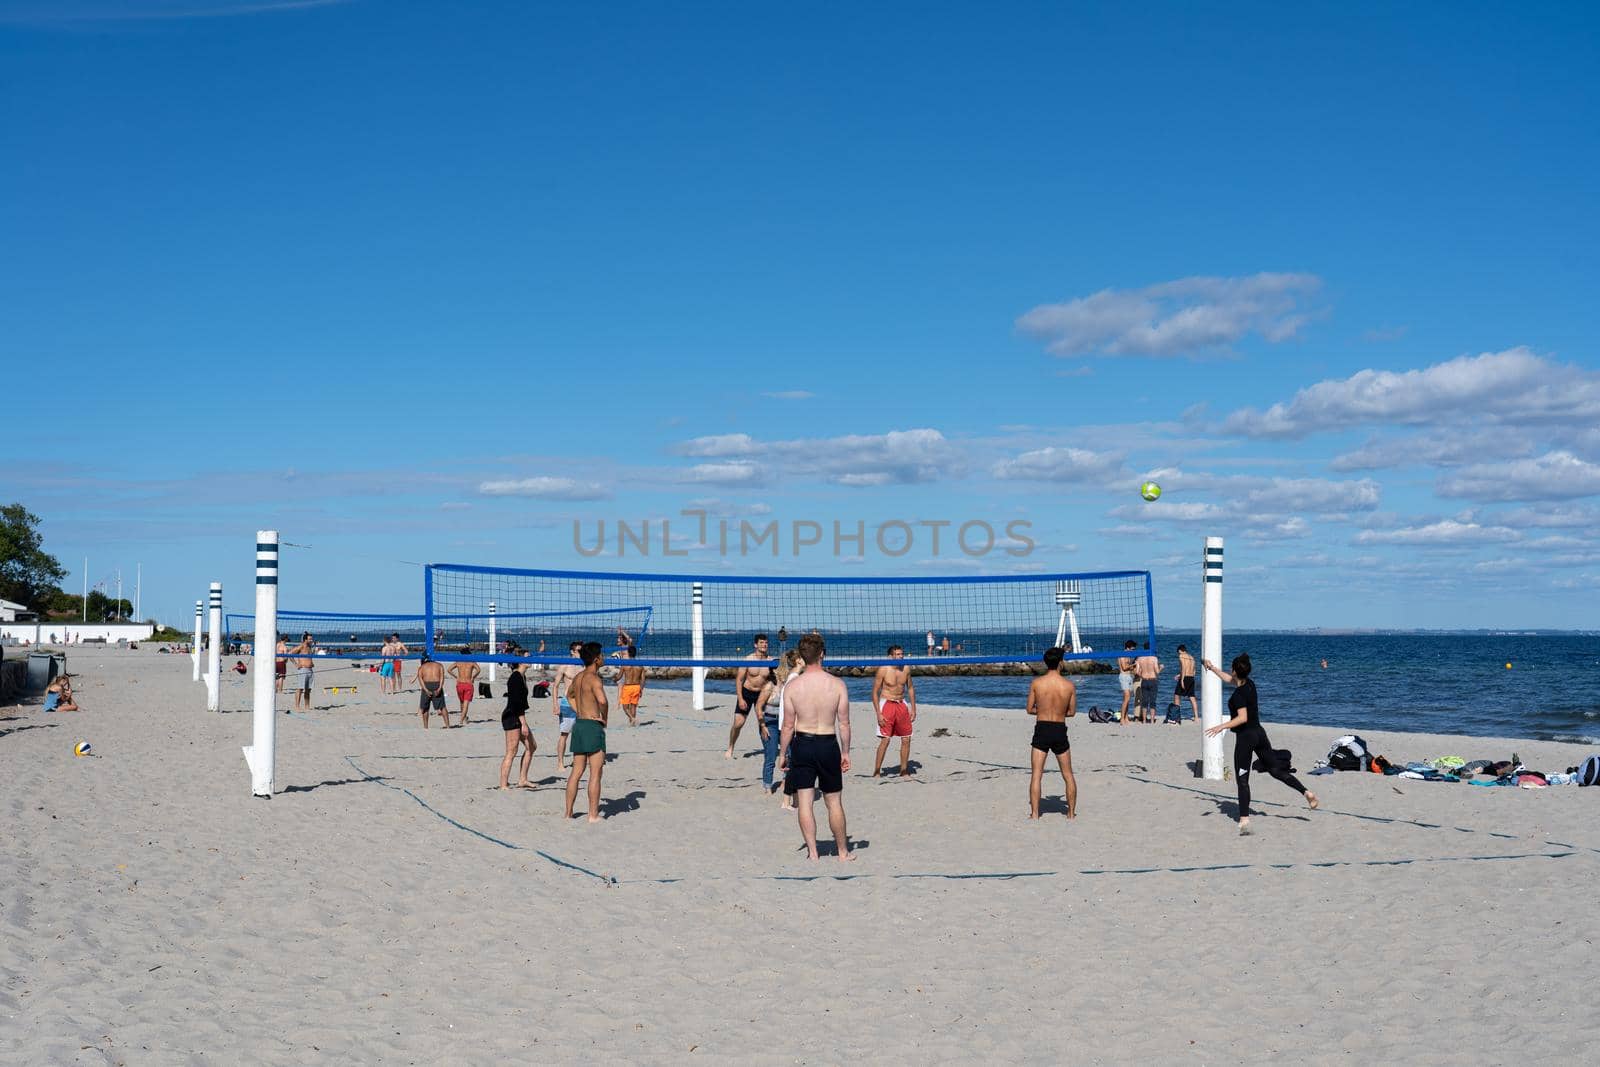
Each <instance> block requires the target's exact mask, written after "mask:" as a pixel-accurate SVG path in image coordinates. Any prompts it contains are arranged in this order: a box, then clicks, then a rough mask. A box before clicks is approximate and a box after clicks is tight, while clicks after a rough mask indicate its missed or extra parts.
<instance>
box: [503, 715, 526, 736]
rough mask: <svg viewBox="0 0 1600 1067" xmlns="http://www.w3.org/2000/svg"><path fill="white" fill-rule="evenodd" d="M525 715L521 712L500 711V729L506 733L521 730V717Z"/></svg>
mask: <svg viewBox="0 0 1600 1067" xmlns="http://www.w3.org/2000/svg"><path fill="white" fill-rule="evenodd" d="M525 714H527V713H526V712H521V711H502V712H501V713H500V729H502V730H504V731H505V732H506V733H510V732H511V731H512V730H521V729H522V716H523V715H525Z"/></svg>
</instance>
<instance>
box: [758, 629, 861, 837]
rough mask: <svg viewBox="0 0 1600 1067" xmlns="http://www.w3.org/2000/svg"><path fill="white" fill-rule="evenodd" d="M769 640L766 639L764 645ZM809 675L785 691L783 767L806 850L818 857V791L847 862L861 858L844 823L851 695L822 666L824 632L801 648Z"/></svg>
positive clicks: (808, 637)
mask: <svg viewBox="0 0 1600 1067" xmlns="http://www.w3.org/2000/svg"><path fill="white" fill-rule="evenodd" d="M764 643H765V642H763V644H764ZM796 648H797V650H798V651H799V653H800V658H801V659H802V660H804V661H805V665H806V669H805V673H803V674H801V675H800V676H799V677H798V678H791V680H790V681H789V684H788V687H787V688H785V689H784V691H783V736H782V740H781V741H780V742H779V745H778V766H779V767H782V768H786V769H785V771H784V776H785V777H784V780H785V781H786V782H793V783H794V787H795V799H796V801H797V802H798V807H799V814H800V835H801V836H802V837H804V838H805V839H806V853H807V855H809V857H810V858H811V859H813V860H815V859H816V858H817V817H816V814H815V813H814V812H813V811H812V807H811V806H812V804H813V803H815V801H816V795H817V790H818V789H821V790H822V799H823V801H824V802H825V803H826V804H827V806H828V826H829V828H830V829H832V830H833V842H834V845H835V846H836V847H837V849H838V853H839V859H840V861H841V862H845V861H848V860H853V859H855V856H854V855H852V854H851V852H850V839H849V835H848V833H847V832H846V828H845V822H844V796H843V793H844V773H845V772H846V771H848V770H849V769H850V694H849V693H847V692H846V691H845V688H844V683H843V682H841V681H840V680H839V679H837V678H835V677H834V676H833V675H831V674H829V673H828V672H827V671H824V670H823V669H822V654H823V651H824V648H823V644H822V635H821V634H806V635H805V636H804V637H802V638H801V639H800V642H799V644H798V645H797V646H796Z"/></svg>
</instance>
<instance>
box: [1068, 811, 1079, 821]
mask: <svg viewBox="0 0 1600 1067" xmlns="http://www.w3.org/2000/svg"><path fill="white" fill-rule="evenodd" d="M1077 817H1078V813H1077V812H1075V811H1069V812H1067V819H1068V821H1071V820H1072V819H1076V818H1077Z"/></svg>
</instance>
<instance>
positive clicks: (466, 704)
mask: <svg viewBox="0 0 1600 1067" xmlns="http://www.w3.org/2000/svg"><path fill="white" fill-rule="evenodd" d="M463 651H464V650H463ZM480 673H482V672H481V671H480V670H479V669H478V665H477V664H476V663H456V664H452V665H451V667H450V677H452V678H454V679H455V680H456V699H457V700H459V701H460V702H461V721H460V722H458V723H457V724H456V725H457V726H465V725H467V709H468V708H470V707H472V697H473V695H474V689H475V687H476V685H477V682H478V675H479V674H480ZM444 724H445V725H446V726H449V725H450V715H449V713H448V712H446V713H445V717H444Z"/></svg>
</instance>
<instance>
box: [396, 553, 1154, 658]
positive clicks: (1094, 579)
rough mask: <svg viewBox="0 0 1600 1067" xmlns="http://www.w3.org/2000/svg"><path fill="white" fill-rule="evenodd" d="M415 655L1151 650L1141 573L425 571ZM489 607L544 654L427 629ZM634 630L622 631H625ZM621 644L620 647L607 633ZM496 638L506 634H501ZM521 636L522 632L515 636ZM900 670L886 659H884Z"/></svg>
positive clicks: (449, 567) (965, 654) (975, 654)
mask: <svg viewBox="0 0 1600 1067" xmlns="http://www.w3.org/2000/svg"><path fill="white" fill-rule="evenodd" d="M423 581H424V601H425V615H424V624H423V630H424V632H425V633H426V634H427V635H428V638H429V642H428V644H427V645H426V648H427V651H428V654H429V655H430V656H433V657H434V658H436V659H443V660H449V659H465V658H472V659H476V660H484V659H490V660H495V661H499V662H506V663H513V662H518V661H520V660H533V661H536V662H559V661H562V660H566V659H568V658H569V657H568V653H567V647H568V644H569V642H570V641H589V640H594V641H599V642H600V643H601V644H602V645H604V646H606V647H607V648H608V649H612V648H615V647H618V646H620V645H626V644H629V643H632V644H633V645H635V646H636V652H637V658H636V659H635V661H634V662H636V663H637V664H638V665H640V666H646V667H738V666H748V665H749V661H748V660H747V658H746V657H748V656H749V655H750V654H751V653H752V652H754V651H755V650H756V649H755V638H756V635H758V634H762V635H765V636H766V638H767V641H768V652H769V656H770V657H776V656H778V655H779V654H781V653H782V652H784V651H786V650H787V649H789V648H793V647H794V646H795V644H796V642H797V641H798V640H799V639H800V638H801V637H802V636H803V635H805V634H806V633H809V632H811V631H816V632H818V633H820V634H821V635H822V637H823V639H824V641H825V642H826V646H827V656H828V662H829V663H831V664H835V665H838V666H861V667H872V666H881V665H883V664H886V663H891V662H903V663H909V664H913V665H915V664H934V663H938V664H962V663H972V664H978V663H1016V662H1028V661H1033V660H1037V659H1038V658H1039V656H1040V654H1041V653H1043V652H1044V651H1045V649H1047V648H1051V647H1059V648H1062V649H1064V650H1065V652H1066V655H1065V658H1067V659H1106V658H1110V657H1114V656H1119V655H1122V654H1123V645H1124V642H1126V641H1129V640H1131V641H1133V642H1134V643H1135V644H1136V645H1137V646H1142V647H1145V648H1149V649H1151V650H1152V651H1153V650H1154V649H1155V647H1156V635H1155V606H1154V602H1153V600H1152V596H1151V582H1150V573H1149V572H1148V571H1105V572H1096V573H1082V574H1037V575H1035V574H1029V575H995V576H987V577H979V576H965V575H963V576H955V577H909V578H854V577H851V578H789V577H743V578H741V577H730V576H727V575H701V576H692V575H670V574H609V573H604V572H591V571H553V570H523V569H517V568H510V567H478V566H466V565H462V564H451V563H435V564H431V565H429V566H428V567H426V568H425V570H424V579H423ZM490 601H493V602H494V603H495V604H496V605H497V607H498V609H499V611H500V615H499V618H500V620H502V621H501V622H500V625H501V626H502V627H504V626H505V625H506V623H505V622H504V620H506V619H507V618H512V617H519V618H529V619H535V618H536V619H541V620H542V622H541V624H540V628H539V631H538V632H539V634H540V635H541V636H542V637H544V639H545V641H546V647H547V648H548V653H547V654H545V655H542V656H541V655H538V654H536V653H534V652H533V651H532V646H530V645H529V643H528V641H527V640H525V639H524V640H521V641H519V644H520V646H521V647H522V648H523V649H527V650H529V651H528V653H527V654H524V655H514V654H491V655H487V656H486V655H470V656H469V654H467V653H458V652H457V651H456V646H458V645H459V642H455V641H453V640H452V639H451V635H450V630H449V628H448V626H447V625H446V624H445V623H444V622H442V621H440V620H448V619H451V618H456V617H461V616H462V615H463V614H464V613H465V612H466V609H468V608H471V607H474V606H478V605H483V604H486V603H488V602H490ZM638 613H643V620H644V621H643V624H642V625H638V626H637V628H636V629H631V630H630V629H628V627H627V625H626V622H625V620H627V619H629V618H632V619H635V620H638V618H639V614H638ZM613 627H617V628H620V629H622V630H623V631H626V634H627V636H628V638H629V640H622V639H621V637H620V636H619V635H618V634H616V633H613V632H612V628H613ZM502 632H505V631H503V630H502ZM528 632H530V633H531V632H533V631H531V630H530V631H528ZM895 645H898V646H899V647H900V648H902V649H903V650H904V653H905V656H904V659H903V660H892V659H891V658H890V657H889V656H888V649H889V648H890V646H895Z"/></svg>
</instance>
